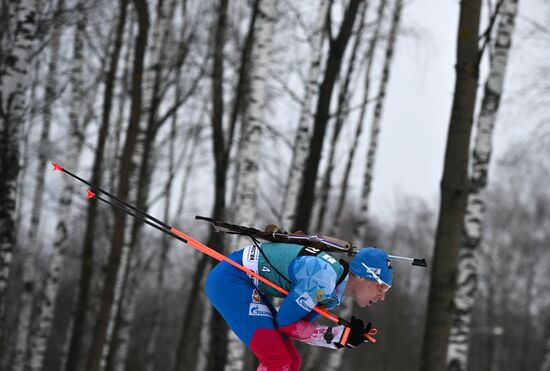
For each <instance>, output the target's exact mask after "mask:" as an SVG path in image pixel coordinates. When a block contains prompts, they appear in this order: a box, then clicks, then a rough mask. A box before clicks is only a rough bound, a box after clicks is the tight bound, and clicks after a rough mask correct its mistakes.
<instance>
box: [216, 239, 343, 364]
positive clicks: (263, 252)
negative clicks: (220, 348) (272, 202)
mask: <svg viewBox="0 0 550 371" xmlns="http://www.w3.org/2000/svg"><path fill="white" fill-rule="evenodd" d="M229 258H230V259H232V260H233V261H235V262H237V263H239V264H242V265H244V266H246V267H247V268H249V269H250V270H252V271H254V272H256V273H258V274H259V275H260V276H262V277H264V278H266V279H268V280H269V281H271V282H273V283H275V284H277V285H278V286H280V287H282V288H284V289H286V290H287V291H288V292H289V294H288V296H286V298H285V299H284V300H283V302H282V304H281V307H280V308H279V311H276V310H275V308H274V307H273V305H272V304H271V301H270V300H269V298H268V297H267V295H271V296H275V297H284V296H285V295H284V294H282V293H280V292H278V291H276V290H275V289H273V288H271V287H270V286H268V285H266V284H264V283H263V282H261V281H258V280H257V279H255V278H251V277H249V276H248V275H247V274H246V273H244V272H242V271H240V270H238V269H237V268H235V267H233V266H231V265H230V264H228V263H226V262H221V263H219V264H218V265H217V266H216V267H215V268H214V269H213V270H212V272H211V273H210V274H209V276H208V279H207V282H206V293H207V296H208V298H209V299H210V301H211V302H212V304H213V305H214V307H215V308H216V309H217V310H218V312H220V314H221V315H222V317H223V318H224V319H225V320H226V322H227V323H228V325H229V327H231V329H232V330H233V331H234V332H235V334H236V335H237V336H238V337H239V338H240V339H241V340H242V341H243V342H244V343H245V344H246V345H247V346H249V347H250V348H251V349H252V351H253V352H254V353H256V355H257V356H258V358H259V359H260V366H261V367H265V368H261V367H260V368H259V369H270V366H269V365H270V363H271V364H272V363H273V362H272V361H273V360H276V361H277V360H280V359H281V357H282V358H283V359H284V358H285V356H284V355H283V356H281V355H280V354H275V355H274V354H272V353H273V352H277V349H278V350H283V351H284V352H283V353H284V354H286V358H288V359H294V361H291V360H288V359H287V361H288V364H289V365H290V364H292V366H289V368H288V369H289V370H294V369H298V368H296V363H297V362H298V361H296V359H299V355H298V354H297V352H296V351H295V349H294V347H293V345H292V343H291V342H290V341H289V340H288V338H287V336H289V337H291V338H293V339H296V340H299V341H302V342H305V343H308V344H311V345H317V346H324V347H329V348H336V346H335V345H334V342H337V341H338V340H339V337H340V336H341V333H342V331H343V326H336V327H334V328H332V329H329V328H328V327H327V326H321V325H317V324H313V323H311V321H312V320H313V319H315V318H316V317H317V316H318V315H317V313H315V312H312V309H313V307H314V306H316V305H321V306H324V307H326V308H327V309H332V308H334V307H335V306H337V305H339V304H340V303H341V302H342V300H343V294H344V290H345V287H346V284H347V282H348V272H347V263H345V262H343V261H341V262H337V261H336V259H334V258H333V257H332V256H331V255H329V254H327V253H325V252H322V251H320V250H318V249H315V248H312V247H304V246H301V245H295V244H285V243H262V244H261V245H260V248H258V246H255V245H251V246H248V247H245V248H244V249H241V250H239V251H236V252H234V253H232V254H231V255H230V256H229ZM327 331H331V332H332V334H333V336H334V340H333V341H334V342H327V340H325V338H324V334H325V333H326V332H327ZM285 335H286V336H285ZM276 344H279V346H277V345H276ZM285 349H286V350H285ZM298 363H299V362H298ZM262 365H263V366H262ZM277 365H278V366H280V364H277ZM272 366H273V364H272ZM298 367H299V366H298ZM272 368H274V369H275V368H276V367H275V366H273V367H272ZM283 368H284V367H283Z"/></svg>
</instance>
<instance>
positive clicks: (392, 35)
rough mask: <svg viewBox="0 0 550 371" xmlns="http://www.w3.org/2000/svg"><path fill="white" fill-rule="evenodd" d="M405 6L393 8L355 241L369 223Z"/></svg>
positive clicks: (398, 2)
mask: <svg viewBox="0 0 550 371" xmlns="http://www.w3.org/2000/svg"><path fill="white" fill-rule="evenodd" d="M402 8H403V0H396V1H395V7H394V9H393V14H392V21H391V27H390V31H389V36H388V42H387V44H386V51H385V55H384V64H383V69H382V78H381V81H380V87H379V91H378V96H377V100H376V104H375V106H374V113H373V119H372V125H371V128H370V136H369V148H368V152H367V161H366V166H365V172H364V175H363V187H362V193H361V201H360V209H359V216H358V218H357V221H356V223H355V230H354V238H356V237H359V236H360V238H358V239H354V241H362V238H363V237H364V236H365V235H366V229H367V224H368V210H369V196H370V192H371V185H372V177H373V171H374V162H375V160H376V152H377V148H378V136H379V134H380V126H381V123H382V112H383V110H384V102H385V98H386V89H387V86H388V81H389V79H390V67H391V64H392V61H393V55H394V50H395V44H396V41H397V36H398V35H397V34H398V32H399V21H400V18H401V10H402Z"/></svg>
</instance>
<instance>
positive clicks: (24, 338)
mask: <svg viewBox="0 0 550 371" xmlns="http://www.w3.org/2000/svg"><path fill="white" fill-rule="evenodd" d="M64 3H65V2H64V0H59V1H58V3H57V8H56V11H55V16H59V14H61V12H62V11H63V8H64V7H65V4H64ZM55 16H54V17H55ZM50 42H51V44H50V45H51V47H50V50H51V52H50V53H51V54H50V61H49V63H48V74H47V76H46V91H45V93H44V100H45V102H44V105H43V111H42V118H43V122H42V130H41V133H40V143H39V148H40V152H39V155H38V166H37V169H36V170H35V174H34V175H35V180H34V183H35V189H34V195H33V202H32V211H31V220H30V226H29V235H28V244H29V249H28V255H27V256H26V257H25V258H24V262H23V273H22V274H23V292H22V294H21V301H20V304H19V311H18V319H17V328H16V340H15V351H14V356H13V363H12V369H13V371H22V370H23V367H24V365H25V362H26V357H27V355H28V354H27V351H28V347H27V345H28V340H29V333H30V329H31V327H30V326H31V316H32V305H33V297H34V291H35V285H34V281H35V267H34V257H35V254H34V253H33V252H35V251H36V250H38V249H39V246H40V245H41V243H39V242H38V233H39V228H40V217H41V214H42V201H43V195H44V184H45V172H46V169H47V161H48V155H47V154H46V153H45V152H44V151H45V150H46V148H48V147H49V145H48V141H49V136H50V126H51V122H52V106H53V104H54V101H55V99H56V95H57V79H58V77H59V76H58V75H57V64H58V61H59V49H60V43H61V25H60V23H59V22H53V25H52V31H51V41H50Z"/></svg>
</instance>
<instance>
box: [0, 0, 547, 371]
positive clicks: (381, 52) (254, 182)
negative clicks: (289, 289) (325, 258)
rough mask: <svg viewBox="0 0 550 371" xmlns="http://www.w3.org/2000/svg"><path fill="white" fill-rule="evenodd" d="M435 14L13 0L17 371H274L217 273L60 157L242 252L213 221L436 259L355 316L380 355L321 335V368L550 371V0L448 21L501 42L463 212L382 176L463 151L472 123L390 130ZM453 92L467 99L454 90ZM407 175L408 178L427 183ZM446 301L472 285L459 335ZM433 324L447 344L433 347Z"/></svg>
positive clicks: (10, 263) (487, 6)
mask: <svg viewBox="0 0 550 371" xmlns="http://www.w3.org/2000/svg"><path fill="white" fill-rule="evenodd" d="M416 2H417V4H415V3H416ZM418 3H422V1H421V0H416V1H403V0H387V1H384V0H345V1H344V0H330V1H329V0H318V1H308V2H304V1H301V2H294V1H290V0H284V1H274V0H249V1H232V2H230V1H228V0H207V1H196V0H195V1H194V0H119V1H106V0H97V1H92V2H90V1H83V0H20V1H17V0H1V3H0V4H1V5H0V11H1V13H0V38H1V44H0V58H1V59H0V94H1V106H0V108H1V110H0V122H1V125H0V132H1V135H2V137H1V138H2V140H1V143H0V148H1V162H0V198H1V199H0V201H1V202H0V236H1V239H0V331H1V332H0V369H1V370H15V371H17V370H65V371H71V370H87V371H98V370H102V371H103V370H109V371H113V370H117V371H118V370H133V371H134V370H135V371H141V370H144V371H145V370H147V371H150V370H170V371H172V370H173V371H178V370H204V369H208V370H221V369H224V367H225V369H227V370H238V369H246V370H252V369H255V367H256V364H255V360H254V359H253V357H252V356H251V354H250V353H249V352H248V351H246V350H244V349H243V348H242V347H241V346H240V345H239V343H238V341H235V339H234V338H233V337H232V336H231V334H230V333H229V332H228V331H227V329H226V328H225V327H224V324H223V321H220V319H219V317H218V316H217V315H216V313H215V312H213V311H212V309H211V306H210V304H209V303H208V302H207V301H206V300H205V297H204V294H203V290H202V288H201V284H202V282H203V279H204V277H205V274H206V273H207V272H208V270H209V269H210V268H211V264H212V262H213V261H212V260H211V259H210V258H205V257H204V256H203V255H201V254H200V253H198V252H196V251H194V250H192V249H190V248H189V247H187V246H185V245H183V244H181V243H179V242H178V241H176V240H174V239H170V238H168V237H166V236H164V235H162V234H161V233H159V232H158V231H156V230H154V229H151V228H149V227H148V226H143V225H141V224H140V223H137V222H136V221H135V220H133V219H125V218H123V217H121V216H120V214H119V213H118V212H116V211H113V210H112V209H110V208H108V207H107V206H106V205H104V204H98V203H97V202H91V201H89V200H87V199H86V198H85V192H86V188H85V187H84V186H83V185H82V184H80V183H77V182H75V181H74V180H73V179H71V178H69V177H67V176H65V175H61V173H59V172H53V171H51V169H52V166H51V162H59V163H60V164H61V165H63V166H65V167H66V168H67V169H68V170H71V171H73V172H75V173H77V174H78V175H79V176H81V177H83V178H85V179H88V180H90V181H91V182H92V183H94V184H98V185H101V186H102V187H103V188H105V189H107V190H110V191H111V192H112V193H115V194H117V195H119V196H120V197H121V198H122V199H125V200H127V201H128V202H130V203H132V204H135V205H137V206H138V207H139V208H141V209H144V210H147V211H148V212H150V213H151V214H153V215H155V216H156V217H158V218H160V219H162V220H165V221H167V222H168V224H170V225H173V226H176V227H177V228H179V229H180V230H182V231H184V232H185V233H188V234H190V235H191V236H193V237H194V238H196V239H198V240H200V241H202V242H205V243H207V244H208V245H209V246H212V247H214V248H216V249H218V250H219V251H223V252H224V253H225V254H227V253H229V252H230V251H232V250H233V249H235V248H237V247H238V246H239V245H242V244H244V243H247V242H246V241H242V240H240V241H235V240H232V239H229V238H225V237H224V236H223V235H220V234H216V233H213V232H212V231H211V229H210V227H209V226H208V225H205V224H204V223H200V222H197V221H195V220H194V216H195V215H205V216H212V217H214V218H216V219H221V220H225V221H228V222H234V223H242V224H246V225H251V226H255V227H257V228H263V226H265V225H266V224H268V223H276V224H278V225H279V226H281V227H282V228H284V229H286V230H289V231H292V230H296V229H302V230H306V231H310V232H318V233H325V234H330V235H334V236H337V237H339V238H342V239H346V240H352V241H353V242H354V243H355V244H356V245H358V246H365V245H377V246H381V247H384V248H386V249H387V250H388V251H390V252H391V253H393V254H396V255H405V256H415V257H426V258H427V260H428V264H429V267H428V270H423V269H420V268H416V267H411V266H409V265H408V264H406V263H400V262H396V263H395V264H394V266H395V279H394V282H395V283H394V286H393V287H392V289H391V290H390V291H389V294H388V295H387V297H386V300H385V301H384V302H383V303H378V304H377V305H375V306H374V307H372V308H368V309H359V308H349V307H348V308H346V307H344V308H343V309H342V310H343V311H344V313H345V315H344V314H343V316H350V315H351V311H353V313H354V315H356V316H359V317H361V318H363V319H367V320H369V321H372V322H373V323H374V325H375V327H377V328H378V329H379V336H378V343H377V344H376V345H373V344H367V345H364V346H362V347H360V348H359V349H356V350H353V351H340V352H330V351H327V350H318V349H312V348H308V347H305V346H302V347H300V351H301V353H302V355H303V357H304V359H303V369H308V370H321V369H322V370H328V369H341V370H352V369H357V367H358V366H357V365H361V367H363V366H364V367H366V368H368V369H369V370H414V369H418V370H437V369H442V367H441V365H442V364H445V365H446V366H445V367H447V369H449V370H472V371H473V370H527V369H529V370H540V371H548V370H550V310H549V309H550V295H548V290H549V289H550V279H549V277H550V275H549V274H548V272H549V268H550V251H549V249H548V246H549V243H550V225H549V222H550V217H549V214H550V193H549V192H548V184H549V182H550V162H549V161H548V159H549V158H550V125H549V119H550V112H549V110H548V107H549V98H550V83H549V81H550V80H549V79H548V76H549V71H550V62H549V61H550V58H548V57H549V52H548V50H549V48H548V45H549V41H550V27H549V26H548V24H550V23H549V21H550V6H549V4H548V3H547V2H546V1H542V0H541V1H530V2H527V1H523V0H521V1H518V0H498V1H497V0H489V1H484V2H483V4H482V7H481V17H480V18H481V20H480V22H477V24H478V26H477V27H479V32H476V33H475V34H474V37H470V36H472V35H471V32H470V36H468V32H467V30H466V32H462V33H461V31H459V32H458V34H459V36H458V37H457V24H458V19H456V20H454V21H453V22H457V23H452V24H449V28H448V33H449V35H451V34H452V40H454V41H453V42H455V43H457V45H456V47H457V50H460V47H461V43H464V44H466V43H467V42H472V41H471V40H473V42H474V43H475V44H477V45H478V46H479V49H480V50H481V52H480V53H479V54H477V55H472V54H471V53H470V55H469V57H470V59H471V60H474V62H475V61H476V60H477V61H478V62H479V72H480V73H479V76H477V75H476V74H475V73H474V75H476V78H477V80H476V81H477V84H474V85H473V88H474V94H469V95H468V94H466V95H467V96H468V97H471V98H472V99H473V100H474V102H475V103H476V105H475V111H473V112H472V115H471V116H470V117H471V118H473V129H472V132H471V135H467V136H465V142H464V140H463V144H464V143H465V144H466V146H465V147H464V146H463V148H464V151H463V152H464V153H466V154H469V156H468V159H467V161H466V162H467V163H468V164H469V178H470V184H471V186H470V187H469V188H468V187H467V188H461V189H462V190H466V191H467V192H469V194H470V195H471V198H470V199H471V200H473V201H472V203H468V209H467V211H466V212H465V213H464V209H462V211H461V213H458V214H454V213H451V212H448V211H446V210H447V209H444V208H443V204H442V203H441V202H440V200H441V197H440V195H439V194H437V193H434V194H428V195H427V196H426V194H422V195H419V194H418V193H415V192H412V191H408V190H407V183H406V182H405V183H404V184H403V185H402V186H401V187H399V188H393V189H392V188H388V189H376V187H377V186H379V187H382V186H383V185H384V184H385V183H382V182H377V178H378V177H381V176H382V175H380V174H381V173H383V172H393V171H395V170H394V169H392V168H391V167H383V165H378V164H388V163H391V162H390V161H389V160H388V159H385V158H384V154H388V153H393V156H397V155H398V156H400V158H401V159H402V160H401V161H406V159H407V157H409V156H410V157H411V158H414V154H412V153H411V154H409V153H407V152H406V150H405V148H409V147H407V146H406V145H404V142H407V143H413V144H414V147H413V148H417V150H418V151H419V152H420V151H422V150H423V148H424V147H426V146H430V145H437V146H439V147H441V148H443V146H444V145H445V141H446V136H447V129H448V127H449V122H448V121H447V120H448V119H449V117H451V116H453V117H455V116H454V115H451V112H450V111H448V112H447V116H446V117H445V121H442V122H440V126H441V127H444V128H445V135H444V136H441V138H438V139H437V144H434V143H431V140H430V141H429V142H423V140H422V137H420V136H415V135H414V132H413V133H411V132H410V131H409V129H410V126H411V125H412V123H410V122H408V118H407V117H402V123H400V125H401V124H402V125H403V127H404V129H403V133H402V134H400V135H395V137H393V138H392V137H387V136H386V137H383V138H384V141H382V142H380V140H379V139H380V135H381V134H380V133H383V132H384V130H385V124H386V121H387V119H385V118H386V117H390V116H392V117H395V114H396V112H397V113H399V111H400V108H399V104H403V105H405V104H406V105H414V104H415V100H414V98H415V97H414V96H413V95H410V96H407V97H403V95H402V94H401V95H399V94H398V93H399V91H401V92H402V91H414V89H416V88H417V87H416V85H414V84H419V83H421V77H417V78H403V79H402V81H398V80H396V79H395V78H394V77H392V76H403V74H402V73H401V74H399V73H396V68H397V67H399V68H404V67H403V66H405V65H407V62H403V55H404V54H403V53H404V52H401V50H403V49H404V48H409V50H408V51H407V53H408V54H405V55H409V54H415V53H416V54H417V55H421V56H422V57H421V59H422V58H425V59H429V58H430V47H425V45H426V44H428V45H429V43H430V36H429V35H430V30H429V28H427V26H422V25H419V24H417V23H414V22H410V21H409V19H408V18H407V17H408V15H409V13H408V11H409V9H410V8H413V7H414V6H415V5H418ZM424 3H426V2H425V1H424ZM445 3H448V4H447V5H446V6H449V7H451V6H452V7H459V5H458V4H457V3H458V2H456V1H447V2H445ZM535 3H536V4H535ZM476 4H477V5H480V4H481V1H480V0H477V1H476V0H471V1H466V2H463V3H462V4H460V6H461V7H471V8H475V7H476ZM418 8H420V6H419V7H418ZM418 8H417V9H418ZM469 10H470V11H469V12H467V14H468V15H469V16H470V17H471V18H468V19H464V25H466V26H467V23H468V22H471V24H474V23H476V22H475V21H476V19H475V15H473V14H474V13H475V12H473V11H471V10H472V9H469ZM416 11H418V10H416ZM426 17H437V14H433V13H432V14H427V15H426ZM457 17H458V12H457ZM427 24H429V22H427ZM460 25H463V23H462V22H460ZM462 31H464V29H463V30H462ZM476 35H479V37H477V36H476ZM468 40H470V41H468ZM453 48H454V46H453ZM411 49H412V50H413V51H412V52H411ZM453 50H454V49H453ZM466 52H467V50H466ZM466 54H467V53H466ZM453 58H454V54H453ZM476 58H477V59H476ZM396 61H397V62H396ZM396 63H398V64H396ZM452 63H453V64H454V63H455V62H454V61H453V62H452ZM410 64H413V62H412V61H411V62H410ZM410 64H409V65H410ZM447 67H451V66H450V65H449V66H447ZM459 70H460V69H459ZM449 71H450V70H449ZM411 72H412V74H414V73H415V72H414V68H411ZM459 72H460V71H459ZM466 72H468V71H466ZM470 72H471V71H470ZM422 73H423V74H426V73H428V74H429V73H430V71H427V72H426V71H424V72H422ZM453 73H454V71H453ZM420 76H422V75H420ZM413 77H414V76H413ZM452 77H453V79H454V78H455V76H454V75H453V76H452ZM474 82H475V81H474ZM487 82H488V83H487ZM411 84H412V85H411ZM457 85H458V84H457ZM476 86H477V96H476V91H475V90H476ZM418 89H420V87H418ZM456 91H458V90H456ZM456 91H455V97H456V96H457V93H456ZM442 94H446V95H447V98H446V99H447V101H446V102H448V103H449V104H448V108H449V109H450V108H451V107H450V99H452V97H451V96H452V95H453V92H452V91H446V92H445V93H442ZM392 97H399V99H397V98H394V99H393V101H392ZM392 102H393V103H392ZM388 107H390V108H392V112H388ZM445 107H446V106H445ZM472 108H473V107H472ZM438 109H441V104H440V102H433V106H427V107H423V108H421V110H422V112H423V114H424V115H425V116H426V117H429V116H430V115H431V114H433V112H435V111H436V110H438ZM466 116H467V115H466ZM466 121H468V120H467V118H466ZM386 125H387V124H386ZM407 126H408V127H409V129H406V128H405V127H407ZM466 126H467V125H466V124H464V126H463V127H466ZM480 128H481V129H480ZM493 128H494V133H493ZM459 131H460V130H459ZM398 133H399V131H398ZM405 133H406V134H405ZM467 133H468V134H469V131H467ZM457 136H459V134H457V132H453V130H449V138H451V137H457ZM491 144H494V145H491ZM493 147H494V150H493ZM441 153H442V152H441ZM448 153H450V155H449V158H450V160H452V159H453V158H458V157H453V153H452V152H448ZM396 154H397V155H396ZM443 160H444V158H443V155H441V158H440V159H437V161H438V162H439V163H441V164H443ZM392 161H394V160H392ZM466 162H465V161H462V164H463V165H464V164H465V163H466ZM449 163H451V162H447V161H446V162H445V164H449ZM18 164H20V165H21V166H17V165H18ZM410 166H411V167H410V169H408V171H407V173H409V174H413V176H412V177H411V178H415V179H418V178H422V177H429V176H430V174H429V173H427V172H428V171H429V170H430V169H429V168H428V167H427V166H426V165H425V164H422V163H414V164H413V163H411V164H410ZM464 167H465V166H464ZM453 169H454V168H453ZM446 170H449V168H447V169H446ZM465 170H468V169H467V168H466V167H465ZM438 171H440V170H438ZM487 175H488V177H487ZM437 178H438V180H437V182H439V180H440V179H441V176H440V172H439V173H438V174H437ZM413 180H414V179H411V181H413ZM432 187H433V188H432V189H434V190H437V189H438V188H439V183H437V184H435V183H434V185H432ZM373 192H375V193H377V194H379V195H380V194H383V196H379V197H378V199H377V200H378V201H377V202H374V203H373V201H372V198H373V197H372V193H373ZM459 193H460V192H459ZM462 193H463V194H464V192H462ZM472 195H473V196H472ZM443 199H444V200H445V197H444V198H443ZM463 200H464V201H465V200H466V198H464V199H463ZM439 213H442V214H441V215H451V214H453V215H454V217H455V218H459V219H460V225H458V230H459V233H460V232H462V234H461V235H460V236H461V237H460V241H461V243H458V244H454V245H452V246H451V245H449V246H441V244H440V243H438V242H437V241H441V240H438V239H437V238H436V236H440V235H439V234H438V233H440V232H438V228H437V225H438V220H440V219H441V215H439ZM457 220H458V219H457ZM455 224H456V223H455ZM455 229H456V228H455ZM460 241H459V242H460ZM436 249H440V250H439V251H443V250H444V249H447V250H445V251H451V252H453V251H454V252H455V253H456V254H455V256H454V259H455V260H453V257H452V254H451V255H449V256H450V258H446V256H447V255H441V256H443V257H440V258H439V259H442V260H441V262H446V263H447V264H437V266H438V267H439V266H440V267H442V270H443V269H446V271H445V272H446V274H449V275H448V277H453V278H454V277H458V278H459V279H458V282H457V283H458V289H456V290H455V287H454V284H451V282H450V281H441V280H439V281H438V282H444V284H439V285H432V286H431V287H430V280H431V277H434V276H433V274H432V275H430V270H431V269H432V268H433V267H434V251H435V250H436ZM459 251H460V254H458V252H459ZM456 259H459V260H460V264H457V263H456ZM436 261H437V260H436ZM472 262H474V263H476V264H475V265H472V264H471V263H472ZM447 265H449V266H450V268H449V267H447ZM457 270H458V273H457ZM445 272H444V273H445ZM435 274H437V273H435ZM436 277H438V279H439V278H441V277H445V276H444V275H443V276H436ZM453 282H454V281H453ZM438 290H439V291H441V292H443V291H445V292H446V294H447V295H455V292H456V299H455V303H456V305H455V307H456V308H458V310H453V308H451V306H447V307H445V308H444V309H445V310H444V313H445V315H446V316H447V317H446V318H451V316H454V317H453V318H454V321H453V322H452V325H451V322H450V321H449V323H448V325H445V324H444V323H443V322H445V321H440V318H441V317H437V316H435V315H431V314H433V313H436V310H437V309H433V310H432V306H431V304H432V301H431V300H430V293H433V295H437V293H438V292H439V291H438ZM229 294H230V293H229ZM433 308H436V305H435V304H434V306H433ZM336 313H338V311H336ZM453 313H454V314H453ZM426 329H429V330H432V329H435V330H439V329H441V332H440V333H441V334H444V335H445V334H446V336H445V339H446V340H445V341H438V342H437V344H438V346H437V347H434V346H430V338H431V339H435V335H434V337H431V336H427V335H426V336H425V334H432V332H428V331H427V330H426ZM435 330H434V331H435ZM449 333H450V335H449ZM447 338H448V343H449V345H448V346H447ZM468 345H469V346H468ZM430 357H433V358H434V359H436V361H437V359H439V362H440V363H439V366H437V362H436V361H434V362H432V361H431V360H430V359H429V358H430ZM434 365H436V366H434Z"/></svg>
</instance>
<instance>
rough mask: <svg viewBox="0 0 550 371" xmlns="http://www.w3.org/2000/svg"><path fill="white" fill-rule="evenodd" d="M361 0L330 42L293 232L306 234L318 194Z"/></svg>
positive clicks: (353, 4)
mask: <svg viewBox="0 0 550 371" xmlns="http://www.w3.org/2000/svg"><path fill="white" fill-rule="evenodd" d="M362 1H363V0H350V3H349V5H348V8H347V9H346V13H345V15H344V20H343V21H342V26H341V27H340V31H339V33H338V37H337V38H336V39H335V40H330V52H329V54H328V58H327V63H326V66H327V67H326V70H325V76H324V78H323V82H322V83H321V88H320V91H319V98H318V100H317V110H316V113H315V120H314V124H313V125H314V126H313V135H312V137H311V140H310V147H309V156H308V158H307V161H306V167H305V170H304V174H303V176H304V178H303V180H302V185H301V187H300V192H299V194H298V200H299V201H298V203H297V205H296V214H295V215H296V220H295V221H294V226H293V230H303V231H306V230H307V229H308V227H309V222H310V218H311V211H312V209H313V200H314V195H315V182H316V180H317V173H318V170H319V162H320V160H321V152H322V149H323V142H324V139H325V133H326V129H327V124H328V120H329V110H330V102H331V99H332V91H333V90H334V84H335V82H336V79H337V77H338V74H339V73H340V68H341V65H342V59H343V57H344V52H345V51H346V46H347V44H348V41H349V39H350V36H351V30H352V28H353V23H354V22H355V18H356V15H357V9H358V8H359V4H360V3H361V2H362ZM329 27H330V25H329Z"/></svg>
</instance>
